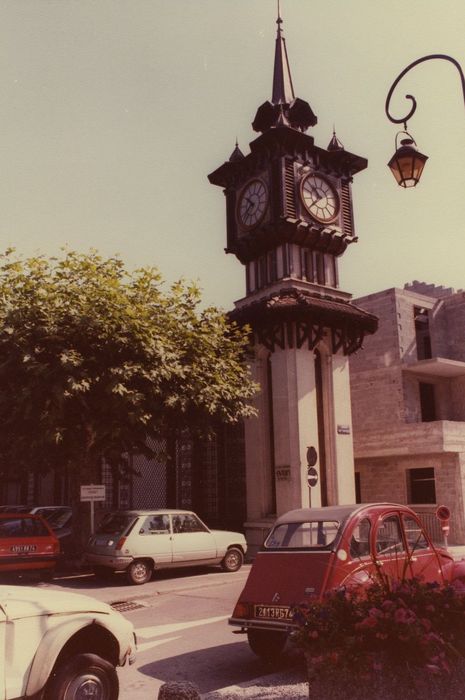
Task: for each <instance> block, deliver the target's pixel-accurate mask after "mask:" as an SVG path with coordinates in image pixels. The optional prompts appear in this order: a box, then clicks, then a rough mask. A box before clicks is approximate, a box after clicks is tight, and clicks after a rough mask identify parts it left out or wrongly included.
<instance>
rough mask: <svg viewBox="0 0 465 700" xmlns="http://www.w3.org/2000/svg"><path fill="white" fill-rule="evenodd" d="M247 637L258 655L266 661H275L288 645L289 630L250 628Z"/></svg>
mask: <svg viewBox="0 0 465 700" xmlns="http://www.w3.org/2000/svg"><path fill="white" fill-rule="evenodd" d="M247 639H248V642H249V646H250V648H251V649H252V651H253V653H254V654H256V656H259V657H260V658H261V659H264V660H265V661H275V660H276V659H277V658H278V656H279V655H280V654H281V652H282V651H283V649H284V647H285V645H286V641H287V632H277V631H274V630H270V631H268V630H254V629H249V630H247Z"/></svg>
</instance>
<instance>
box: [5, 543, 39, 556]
mask: <svg viewBox="0 0 465 700" xmlns="http://www.w3.org/2000/svg"><path fill="white" fill-rule="evenodd" d="M36 549H37V545H35V544H14V545H13V546H12V547H11V551H12V552H15V553H18V554H23V553H24V552H35V551H36Z"/></svg>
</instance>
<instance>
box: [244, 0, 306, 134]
mask: <svg viewBox="0 0 465 700" xmlns="http://www.w3.org/2000/svg"><path fill="white" fill-rule="evenodd" d="M282 23H283V20H282V18H281V15H280V12H279V5H278V19H277V20H276V24H277V25H278V30H277V35H276V47H275V54H274V68H273V89H272V96H271V101H267V102H264V103H263V104H262V105H261V106H260V107H259V108H258V110H257V113H256V115H255V119H254V121H253V122H252V127H253V129H254V130H255V131H261V132H264V131H268V129H271V128H273V127H277V126H290V127H292V128H293V129H298V130H299V131H306V130H307V129H308V127H309V126H315V124H316V123H317V117H316V116H315V114H314V113H313V111H312V108H311V107H310V105H309V104H308V102H305V100H301V99H300V98H299V97H295V94H294V86H293V84H292V77H291V69H290V67H289V59H288V57H287V49H286V40H285V38H284V36H283V30H282V26H281V25H282Z"/></svg>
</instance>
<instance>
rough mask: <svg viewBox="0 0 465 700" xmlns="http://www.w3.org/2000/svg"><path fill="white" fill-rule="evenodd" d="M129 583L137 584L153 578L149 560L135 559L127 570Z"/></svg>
mask: <svg viewBox="0 0 465 700" xmlns="http://www.w3.org/2000/svg"><path fill="white" fill-rule="evenodd" d="M126 572H127V576H128V580H129V583H133V584H134V585H136V586H139V585H141V584H142V583H147V581H150V579H151V578H152V567H151V565H150V564H149V563H148V562H147V561H143V560H142V559H138V560H137V561H133V562H132V564H130V565H129V567H128V568H127V570H126Z"/></svg>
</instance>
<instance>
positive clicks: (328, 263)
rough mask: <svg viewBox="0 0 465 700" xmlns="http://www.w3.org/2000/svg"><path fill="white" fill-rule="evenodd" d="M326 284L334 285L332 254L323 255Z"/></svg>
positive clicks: (334, 272)
mask: <svg viewBox="0 0 465 700" xmlns="http://www.w3.org/2000/svg"><path fill="white" fill-rule="evenodd" d="M325 268H326V284H327V285H328V287H336V286H337V283H336V265H335V259H334V255H329V254H326V255H325Z"/></svg>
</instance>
